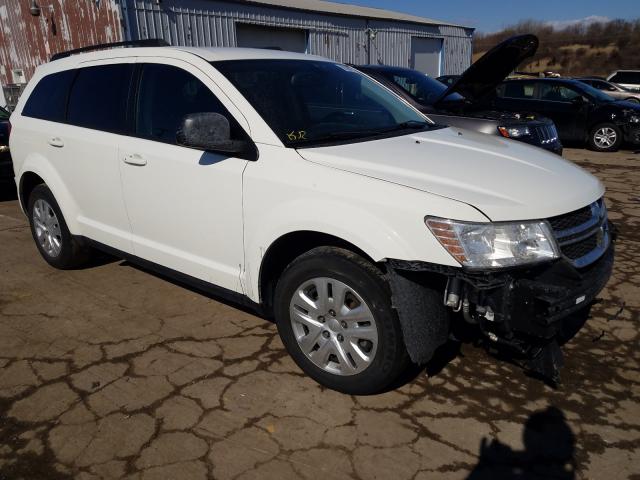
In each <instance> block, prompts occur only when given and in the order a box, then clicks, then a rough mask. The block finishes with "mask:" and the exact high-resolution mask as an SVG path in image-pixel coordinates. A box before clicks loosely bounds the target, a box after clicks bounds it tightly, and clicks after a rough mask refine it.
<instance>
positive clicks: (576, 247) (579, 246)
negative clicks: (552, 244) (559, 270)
mask: <svg viewBox="0 0 640 480" xmlns="http://www.w3.org/2000/svg"><path fill="white" fill-rule="evenodd" d="M596 248H598V235H597V233H595V234H593V235H591V236H590V237H587V238H585V239H584V240H580V241H579V242H576V243H571V244H569V245H565V246H564V247H562V253H563V254H564V255H565V256H566V257H567V258H570V259H571V260H578V259H579V258H582V257H584V256H585V255H587V254H589V253H591V252H592V251H594V250H595V249H596Z"/></svg>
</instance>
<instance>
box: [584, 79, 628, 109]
mask: <svg viewBox="0 0 640 480" xmlns="http://www.w3.org/2000/svg"><path fill="white" fill-rule="evenodd" d="M576 80H580V81H581V82H582V83H586V84H587V85H590V86H592V87H593V88H597V89H598V90H602V91H603V92H604V93H606V94H607V95H609V96H610V97H613V98H615V99H616V100H625V101H627V102H633V103H640V91H637V90H630V89H628V88H625V87H623V86H620V85H618V84H617V83H612V82H608V81H606V80H601V79H599V78H577V79H576Z"/></svg>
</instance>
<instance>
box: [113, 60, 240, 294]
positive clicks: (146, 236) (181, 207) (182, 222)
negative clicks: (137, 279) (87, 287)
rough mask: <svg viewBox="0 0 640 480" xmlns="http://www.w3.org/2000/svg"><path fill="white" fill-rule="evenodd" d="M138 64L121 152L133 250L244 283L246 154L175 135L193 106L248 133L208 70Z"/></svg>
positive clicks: (195, 272) (221, 280)
mask: <svg viewBox="0 0 640 480" xmlns="http://www.w3.org/2000/svg"><path fill="white" fill-rule="evenodd" d="M138 69H139V72H140V73H139V81H138V92H137V96H136V100H135V102H134V111H135V114H134V118H135V120H134V124H135V137H131V138H128V139H127V140H126V141H123V142H122V143H121V148H120V152H119V163H120V172H121V175H122V182H123V188H124V195H125V199H126V206H127V212H128V215H129V218H130V220H131V227H132V231H133V243H134V250H135V254H136V255H137V256H138V257H141V258H144V259H146V260H149V261H152V262H154V263H157V264H159V265H162V266H164V267H168V268H170V269H173V270H176V271H178V272H182V273H185V274H187V275H190V276H192V277H195V278H198V279H201V280H204V281H206V282H209V283H213V284H215V285H218V286H221V287H224V288H226V289H229V290H233V291H237V292H238V291H241V287H240V278H239V277H240V271H241V268H242V265H243V263H244V254H243V235H242V233H243V232H242V173H243V171H244V168H245V166H246V164H247V160H243V159H241V158H236V157H233V156H229V155H223V154H218V153H210V152H204V151H201V150H196V149H193V148H187V147H183V146H180V145H178V144H177V143H176V132H177V130H178V128H179V125H180V124H181V122H182V119H183V118H184V116H185V115H187V114H190V113H198V112H217V113H221V114H223V115H225V116H226V117H227V118H228V119H229V120H230V122H231V126H232V135H233V137H234V138H238V139H239V138H240V137H242V136H243V135H244V136H245V137H242V138H243V139H246V133H245V132H244V129H243V127H240V125H239V123H238V122H237V121H236V120H235V118H240V117H241V115H240V113H239V112H238V111H237V109H235V107H234V106H233V105H232V104H231V103H230V102H229V100H228V99H227V98H226V97H225V96H224V93H223V92H222V91H221V90H220V89H219V88H218V87H217V86H216V85H215V83H213V82H212V80H211V79H210V78H208V77H207V76H206V75H204V74H203V72H202V71H201V70H199V69H198V68H195V67H193V66H192V65H190V64H188V63H185V62H182V61H178V60H172V59H167V58H161V59H155V58H144V59H142V58H141V59H140V60H139V64H138ZM220 98H223V99H224V101H225V102H226V104H223V103H222V102H221V101H220ZM229 110H233V112H234V113H233V114H232V113H230V111H229ZM242 120H243V118H242ZM243 126H244V127H245V128H247V126H246V123H245V124H244V125H243Z"/></svg>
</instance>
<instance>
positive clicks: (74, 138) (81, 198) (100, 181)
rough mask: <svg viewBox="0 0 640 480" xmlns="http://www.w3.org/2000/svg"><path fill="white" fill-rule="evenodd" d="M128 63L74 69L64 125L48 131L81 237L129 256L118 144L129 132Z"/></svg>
mask: <svg viewBox="0 0 640 480" xmlns="http://www.w3.org/2000/svg"><path fill="white" fill-rule="evenodd" d="M133 61H134V60H132V59H121V60H118V61H114V60H109V64H105V63H104V62H97V63H94V62H92V63H88V64H85V65H83V68H79V69H78V70H77V73H76V75H75V79H74V80H73V83H72V86H71V91H70V93H69V98H68V101H67V117H66V124H56V126H55V128H52V129H51V133H50V135H49V144H50V145H53V148H54V149H58V150H59V152H60V160H59V163H60V164H62V168H64V170H65V179H66V180H67V181H68V183H69V190H70V191H71V192H72V194H73V196H74V198H75V201H76V203H77V205H78V210H79V214H78V218H77V221H78V223H79V224H80V226H81V228H82V234H83V235H85V236H87V237H89V238H91V239H93V240H96V241H98V242H100V243H104V244H106V245H109V246H111V247H113V248H117V249H118V250H122V251H125V252H130V251H131V227H130V225H129V220H128V218H127V214H126V211H125V206H124V200H123V197H122V184H121V181H120V170H119V165H118V143H119V142H120V139H121V138H123V136H124V135H125V134H126V133H127V132H128V126H127V101H128V95H129V88H130V85H131V81H132V74H133V65H134V64H133V63H131V62H133Z"/></svg>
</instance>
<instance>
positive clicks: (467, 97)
mask: <svg viewBox="0 0 640 480" xmlns="http://www.w3.org/2000/svg"><path fill="white" fill-rule="evenodd" d="M537 48H538V39H537V38H536V37H535V36H534V35H521V36H518V37H513V38H510V39H508V40H506V41H504V42H503V43H501V44H500V45H498V46H497V47H494V48H493V49H492V50H490V51H489V52H487V53H486V54H485V55H484V56H483V57H482V58H480V59H479V60H478V61H477V62H475V63H474V64H473V65H471V67H469V68H468V69H467V70H466V71H465V72H464V73H463V74H462V75H461V76H459V78H458V79H457V80H456V81H455V82H454V83H453V85H451V86H450V87H448V88H447V86H446V85H444V84H443V83H441V82H439V81H437V80H435V79H434V78H431V77H429V76H427V75H425V74H424V73H421V72H418V71H416V70H411V69H408V68H400V67H387V66H381V65H359V66H356V67H355V68H357V69H359V70H360V71H362V72H364V73H366V74H367V75H369V76H370V77H372V78H374V79H375V80H377V81H378V82H380V83H382V84H383V85H385V86H386V87H387V88H389V89H391V90H393V91H394V92H395V93H396V94H398V95H399V96H401V97H402V98H404V99H405V101H407V102H408V103H410V104H412V105H413V106H414V107H416V108H417V109H418V110H420V111H421V112H422V113H424V114H425V115H426V116H427V117H429V118H430V119H431V120H433V121H434V122H436V123H439V124H442V125H450V126H454V127H458V128H465V129H468V130H475V131H477V132H481V133H487V134H490V135H501V136H503V137H506V138H512V139H514V140H520V141H523V142H526V143H529V144H532V145H536V146H539V147H542V148H545V149H547V150H550V151H552V152H554V153H558V154H561V153H562V144H561V143H560V141H559V139H558V133H557V131H556V127H555V125H554V124H553V122H552V121H551V120H549V119H548V118H545V117H543V116H541V115H539V114H535V113H527V111H526V110H525V109H523V110H521V111H519V112H515V113H512V112H507V111H499V110H496V109H487V108H485V107H483V106H479V105H478V103H477V102H478V100H480V99H482V98H483V97H484V96H485V95H487V94H492V93H493V92H494V91H495V88H496V86H497V85H499V84H500V82H501V81H502V80H504V78H505V77H506V76H507V75H508V74H509V73H510V72H511V71H512V70H513V69H515V68H516V66H517V65H518V64H519V63H520V62H522V60H524V59H525V58H527V57H529V56H531V55H533V54H534V53H535V51H536V49H537Z"/></svg>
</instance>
